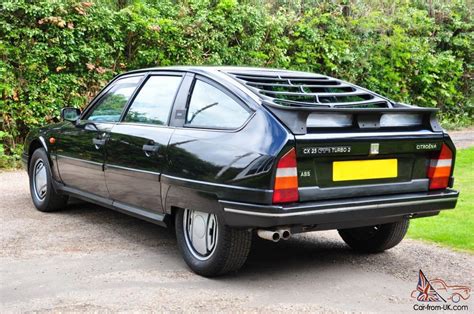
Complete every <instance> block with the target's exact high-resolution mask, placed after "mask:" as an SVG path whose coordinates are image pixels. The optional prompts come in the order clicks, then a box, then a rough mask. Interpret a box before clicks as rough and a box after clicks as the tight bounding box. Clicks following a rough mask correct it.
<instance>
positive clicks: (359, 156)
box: [296, 133, 443, 201]
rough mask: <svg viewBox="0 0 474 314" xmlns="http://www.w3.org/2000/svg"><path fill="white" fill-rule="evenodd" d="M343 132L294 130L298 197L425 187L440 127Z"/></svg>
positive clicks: (440, 138) (437, 147)
mask: <svg viewBox="0 0 474 314" xmlns="http://www.w3.org/2000/svg"><path fill="white" fill-rule="evenodd" d="M334 136H335V137H336V138H335V139H333V138H332V137H334ZM347 136H348V138H347V139H344V140H341V139H340V134H337V135H334V134H330V133H328V134H326V138H324V139H322V138H316V139H315V138H314V137H312V136H311V135H306V136H296V149H297V150H296V151H297V159H298V183H299V187H300V201H310V200H318V199H331V198H343V197H354V196H368V195H380V194H397V193H405V192H421V191H428V186H429V180H428V178H427V167H428V165H429V161H430V159H431V156H432V155H433V153H434V152H438V151H439V150H440V149H441V145H442V143H443V133H432V134H424V135H422V134H421V133H419V134H418V136H416V135H411V136H410V135H407V136H400V135H393V134H391V133H379V134H375V133H372V134H370V135H369V134H368V135H367V138H357V137H351V135H350V134H347ZM416 137H419V138H416ZM338 170H339V173H337V171H338Z"/></svg>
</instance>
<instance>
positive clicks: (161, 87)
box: [124, 76, 182, 125]
mask: <svg viewBox="0 0 474 314" xmlns="http://www.w3.org/2000/svg"><path fill="white" fill-rule="evenodd" d="M181 79H182V78H181V76H151V77H150V78H149V79H148V80H147V81H146V83H145V85H144V86H143V87H142V89H140V91H139V92H138V95H137V97H135V99H134V100H133V103H132V105H131V106H130V109H129V110H128V113H127V115H126V116H125V120H124V121H125V122H136V123H149V124H158V125H163V124H165V123H166V122H167V121H168V116H169V113H170V110H171V106H172V105H173V100H174V97H175V95H176V92H177V91H178V87H179V84H180V83H181Z"/></svg>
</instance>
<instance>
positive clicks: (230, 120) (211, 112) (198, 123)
mask: <svg viewBox="0 0 474 314" xmlns="http://www.w3.org/2000/svg"><path fill="white" fill-rule="evenodd" d="M249 116H250V112H249V111H248V110H247V109H245V108H244V107H243V106H242V105H240V104H239V103H238V102H236V101H235V100H234V99H232V98H231V97H230V96H228V95H227V94H225V93H224V92H223V91H221V90H219V89H218V88H216V87H214V86H212V85H210V84H208V83H206V82H203V81H200V80H196V82H195V84H194V88H193V93H192V96H191V100H190V102H189V106H188V112H187V114H186V126H191V127H203V128H216V129H236V128H238V127H240V126H242V125H243V124H244V122H245V121H246V120H247V119H248V117H249Z"/></svg>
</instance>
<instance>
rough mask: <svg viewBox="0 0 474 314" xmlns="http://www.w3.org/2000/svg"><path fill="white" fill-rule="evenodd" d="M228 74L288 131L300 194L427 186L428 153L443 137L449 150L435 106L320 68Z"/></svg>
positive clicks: (307, 197) (311, 196) (305, 197)
mask: <svg viewBox="0 0 474 314" xmlns="http://www.w3.org/2000/svg"><path fill="white" fill-rule="evenodd" d="M228 74H229V75H230V76H231V77H233V78H234V79H235V80H237V81H238V82H240V83H242V84H243V85H245V86H246V87H247V88H249V90H251V91H253V92H254V93H255V94H257V95H259V96H260V97H261V99H262V103H263V105H264V106H265V107H266V108H267V109H268V110H269V111H271V112H272V113H273V114H274V115H275V116H276V117H277V118H278V119H279V120H280V121H281V122H282V123H283V124H284V125H285V126H286V127H287V128H288V129H289V130H290V131H291V132H292V133H293V134H294V135H295V140H296V141H295V142H296V158H297V174H298V187H299V201H303V202H304V201H313V200H324V199H337V198H349V197H358V196H370V195H383V194H398V193H410V192H424V191H428V190H429V187H430V180H429V178H428V168H429V166H430V162H432V159H433V156H436V155H439V152H440V151H441V148H442V146H443V143H444V142H445V141H447V142H448V143H449V146H450V147H451V151H452V152H453V154H454V146H453V145H452V143H451V141H450V140H449V137H448V138H445V137H446V135H445V134H444V133H443V130H442V128H441V127H440V126H439V124H438V122H437V120H436V109H432V108H420V107H416V106H410V105H406V104H400V103H396V102H393V101H391V100H389V99H387V98H385V97H383V96H380V95H378V94H376V93H373V92H371V91H368V90H366V89H364V88H362V87H359V86H356V85H353V84H350V83H348V82H344V81H341V80H338V79H335V78H332V77H328V76H324V75H319V74H311V73H304V72H292V71H276V70H272V71H264V72H259V71H254V70H242V71H237V70H235V71H229V72H228ZM440 171H441V170H440ZM451 171H452V167H451ZM439 173H441V172H439ZM450 175H452V173H451V174H450ZM451 181H452V179H451Z"/></svg>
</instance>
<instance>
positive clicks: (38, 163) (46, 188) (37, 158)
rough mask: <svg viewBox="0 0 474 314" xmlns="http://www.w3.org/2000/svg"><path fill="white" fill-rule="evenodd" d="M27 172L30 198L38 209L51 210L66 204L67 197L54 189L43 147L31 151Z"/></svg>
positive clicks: (58, 208) (61, 207)
mask: <svg viewBox="0 0 474 314" xmlns="http://www.w3.org/2000/svg"><path fill="white" fill-rule="evenodd" d="M28 174H29V177H30V194H31V199H32V201H33V204H34V205H35V207H36V208H37V209H38V210H39V211H42V212H51V211H56V210H60V209H63V208H64V207H65V206H66V204H67V200H68V197H67V196H64V195H60V194H58V193H57V192H56V190H55V189H54V187H53V181H52V180H53V179H52V176H51V168H50V166H49V160H48V155H47V154H46V151H45V150H44V149H43V148H39V149H37V150H35V151H34V152H33V154H32V156H31V160H30V164H29V168H28Z"/></svg>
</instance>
